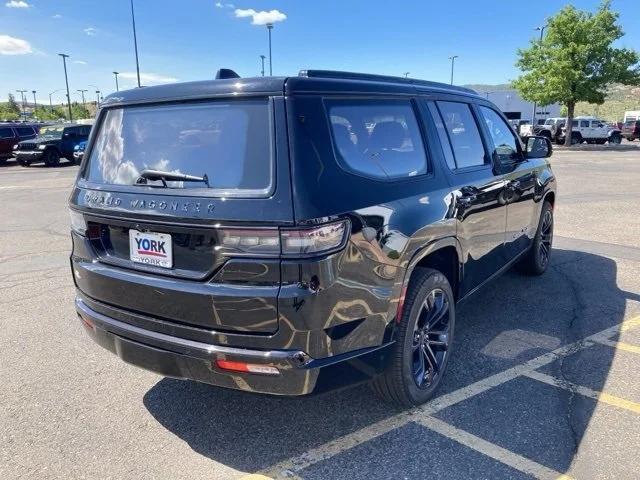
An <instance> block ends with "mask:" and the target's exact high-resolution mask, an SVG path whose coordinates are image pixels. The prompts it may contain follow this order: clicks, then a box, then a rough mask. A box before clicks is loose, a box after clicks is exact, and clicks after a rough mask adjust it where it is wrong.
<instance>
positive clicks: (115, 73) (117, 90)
mask: <svg viewBox="0 0 640 480" xmlns="http://www.w3.org/2000/svg"><path fill="white" fill-rule="evenodd" d="M113 74H114V75H115V77H116V92H119V91H120V88H119V87H118V75H119V74H120V72H113Z"/></svg>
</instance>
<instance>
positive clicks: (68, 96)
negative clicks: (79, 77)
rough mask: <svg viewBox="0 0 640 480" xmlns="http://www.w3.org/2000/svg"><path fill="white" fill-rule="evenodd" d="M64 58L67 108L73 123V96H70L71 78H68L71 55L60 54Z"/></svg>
mask: <svg viewBox="0 0 640 480" xmlns="http://www.w3.org/2000/svg"><path fill="white" fill-rule="evenodd" d="M58 55H60V56H61V57H62V65H64V82H65V84H66V85H67V108H68V109H69V121H70V122H73V114H72V113H71V94H69V77H68V76H67V58H69V55H67V54H66V53H59V54H58Z"/></svg>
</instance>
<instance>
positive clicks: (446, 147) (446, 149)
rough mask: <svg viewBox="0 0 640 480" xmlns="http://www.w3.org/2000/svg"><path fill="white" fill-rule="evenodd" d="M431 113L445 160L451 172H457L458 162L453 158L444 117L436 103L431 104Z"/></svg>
mask: <svg viewBox="0 0 640 480" xmlns="http://www.w3.org/2000/svg"><path fill="white" fill-rule="evenodd" d="M429 112H430V113H431V118H432V119H433V123H435V125H436V130H437V131H438V138H439V139H440V145H442V152H443V153H444V159H445V160H446V162H447V166H448V167H449V168H450V169H451V170H455V169H456V161H455V159H454V158H453V150H451V144H450V143H449V137H448V136H447V130H446V129H445V126H444V123H443V121H442V117H441V116H440V112H438V108H437V107H436V104H435V103H432V102H429Z"/></svg>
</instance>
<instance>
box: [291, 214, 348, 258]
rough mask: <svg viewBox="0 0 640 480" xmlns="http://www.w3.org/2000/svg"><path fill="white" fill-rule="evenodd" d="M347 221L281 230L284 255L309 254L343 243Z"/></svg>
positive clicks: (331, 248)
mask: <svg viewBox="0 0 640 480" xmlns="http://www.w3.org/2000/svg"><path fill="white" fill-rule="evenodd" d="M346 231H347V222H339V223H333V224H330V225H324V226H322V227H317V228H312V229H308V230H283V231H282V232H281V233H280V239H281V241H282V253H283V254H284V255H310V254H317V253H321V252H326V251H329V250H333V249H335V248H338V247H340V246H341V245H343V242H344V240H345V233H346Z"/></svg>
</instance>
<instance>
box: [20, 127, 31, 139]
mask: <svg viewBox="0 0 640 480" xmlns="http://www.w3.org/2000/svg"><path fill="white" fill-rule="evenodd" d="M16 130H17V131H18V135H19V136H21V137H28V136H29V135H33V134H34V132H33V128H31V127H18V128H16Z"/></svg>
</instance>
